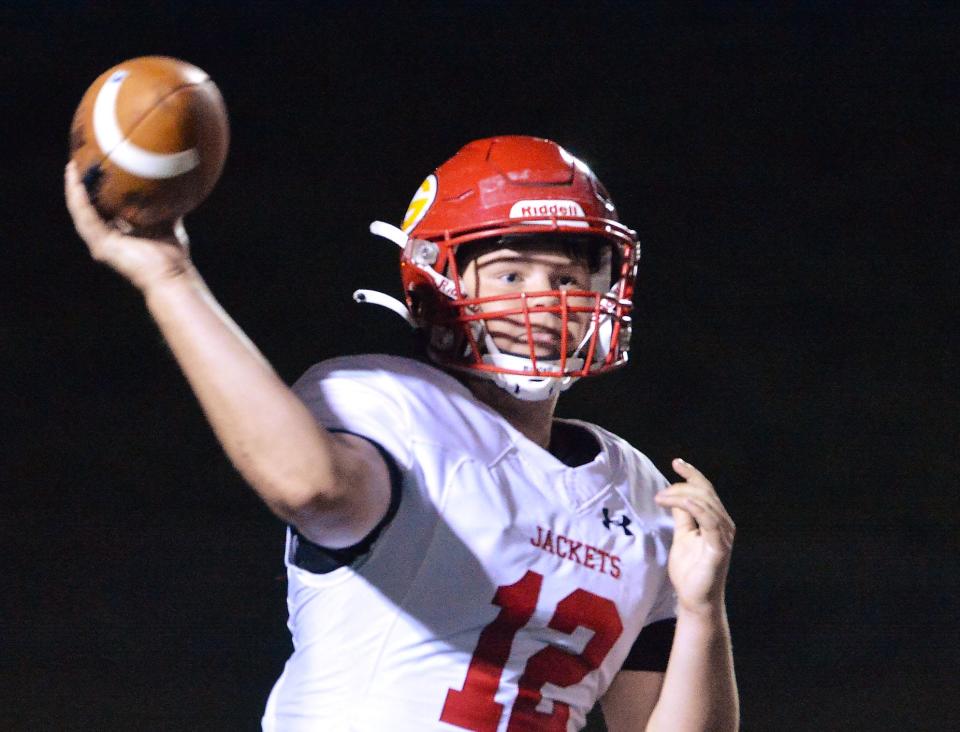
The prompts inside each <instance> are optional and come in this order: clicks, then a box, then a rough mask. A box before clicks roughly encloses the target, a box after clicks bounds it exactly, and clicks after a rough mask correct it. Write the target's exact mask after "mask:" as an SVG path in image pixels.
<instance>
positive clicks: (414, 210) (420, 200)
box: [400, 175, 437, 234]
mask: <svg viewBox="0 0 960 732" xmlns="http://www.w3.org/2000/svg"><path fill="white" fill-rule="evenodd" d="M436 198H437V176H435V175H428V176H427V177H426V180H424V181H423V183H421V184H420V187H419V188H418V189H417V192H416V193H414V194H413V200H412V201H410V205H409V206H408V207H407V213H406V214H404V217H403V223H402V224H401V225H400V228H401V229H403V232H404V233H405V234H409V233H410V232H411V231H412V230H413V228H414V227H415V226H416V225H417V224H419V223H420V222H421V221H422V220H423V217H424V216H426V215H427V211H429V210H430V207H431V206H432V205H433V202H434V201H435V200H436Z"/></svg>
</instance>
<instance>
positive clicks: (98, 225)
mask: <svg viewBox="0 0 960 732" xmlns="http://www.w3.org/2000/svg"><path fill="white" fill-rule="evenodd" d="M64 190H65V193H66V198H67V208H68V209H69V211H70V215H71V216H72V217H73V224H74V226H75V227H76V229H77V233H78V234H80V238H82V239H83V240H84V242H86V244H87V247H88V248H89V249H90V255H91V256H92V257H93V258H94V259H95V260H97V261H98V262H103V263H104V264H107V265H109V266H110V267H112V268H113V269H114V270H116V271H117V272H119V273H120V274H121V275H123V276H124V277H126V278H127V279H128V280H129V281H130V282H132V283H133V284H134V285H135V286H136V287H137V288H139V289H140V290H141V291H146V290H147V289H148V288H149V287H151V286H153V285H154V284H158V283H161V282H163V281H166V280H170V279H174V278H176V277H179V276H181V275H183V274H185V273H187V272H189V271H191V270H192V269H193V265H192V264H191V262H190V251H189V240H188V239H187V232H186V229H184V228H183V220H182V219H181V220H178V221H176V222H174V223H172V224H169V225H168V226H167V227H165V228H164V229H162V230H158V231H156V232H150V233H148V234H146V233H142V232H141V233H139V235H136V236H135V235H132V234H129V233H124V232H123V231H121V230H120V228H119V227H118V225H119V224H120V222H117V223H116V224H114V223H108V222H106V221H104V220H103V219H102V218H101V217H100V214H99V213H97V210H96V208H94V206H93V204H91V203H90V199H89V197H88V196H87V190H86V188H85V187H84V185H83V182H82V181H81V180H80V176H79V175H78V173H77V167H76V164H75V163H74V162H72V161H71V162H70V163H68V164H67V169H66V173H65V175H64Z"/></svg>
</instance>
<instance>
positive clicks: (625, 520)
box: [603, 508, 633, 536]
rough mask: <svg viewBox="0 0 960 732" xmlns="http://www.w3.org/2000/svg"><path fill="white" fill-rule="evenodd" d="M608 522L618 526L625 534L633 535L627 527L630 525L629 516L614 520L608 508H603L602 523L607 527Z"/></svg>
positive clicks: (608, 525) (608, 526)
mask: <svg viewBox="0 0 960 732" xmlns="http://www.w3.org/2000/svg"><path fill="white" fill-rule="evenodd" d="M610 524H614V525H616V526H619V527H620V528H621V529H623V533H624V534H626V535H627V536H633V532H632V531H630V529H628V528H627V527H628V526H629V525H630V517H629V516H624V517H623V518H622V519H620V520H619V521H614V520H613V519H611V518H610V510H609V509H607V508H604V509H603V525H604V526H605V527H606V528H608V529H609V528H610Z"/></svg>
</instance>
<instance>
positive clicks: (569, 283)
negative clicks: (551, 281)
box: [557, 274, 583, 288]
mask: <svg viewBox="0 0 960 732" xmlns="http://www.w3.org/2000/svg"><path fill="white" fill-rule="evenodd" d="M557 284H558V285H560V287H561V288H564V287H566V288H574V287H582V285H583V283H582V282H581V281H580V279H579V278H578V277H575V276H573V275H570V274H562V275H560V276H559V277H557Z"/></svg>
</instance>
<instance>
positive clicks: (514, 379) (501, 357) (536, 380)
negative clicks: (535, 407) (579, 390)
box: [471, 333, 583, 402]
mask: <svg viewBox="0 0 960 732" xmlns="http://www.w3.org/2000/svg"><path fill="white" fill-rule="evenodd" d="M483 343H484V345H485V346H486V349H487V352H486V353H485V354H483V356H482V357H481V358H482V360H483V362H484V363H486V364H490V365H491V366H496V367H497V368H501V369H510V370H511V371H533V361H531V360H530V359H529V358H527V357H526V356H515V355H513V354H512V353H504V352H503V351H501V350H500V349H499V348H497V344H496V343H494V342H493V338H491V337H490V334H489V333H484V335H483ZM566 365H567V368H568V369H581V368H583V359H582V358H578V357H576V356H571V357H570V358H568V359H567V362H566ZM537 368H538V369H539V370H541V371H559V370H560V362H559V361H547V360H541V359H537ZM471 373H474V374H477V375H478V376H481V377H483V378H485V379H489V380H490V381H492V382H493V383H494V384H496V385H497V386H499V387H500V388H501V389H503V390H504V391H506V392H507V393H508V394H510V395H511V396H514V397H516V398H517V399H520V400H522V401H525V402H540V401H543V400H544V399H549V398H550V397H552V396H553V395H554V394H559V393H560V392H562V391H566V390H567V389H569V388H570V387H571V386H573V382H575V381H576V380H577V378H578V377H576V376H524V375H521V374H501V373H494V372H490V371H473V372H471Z"/></svg>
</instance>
